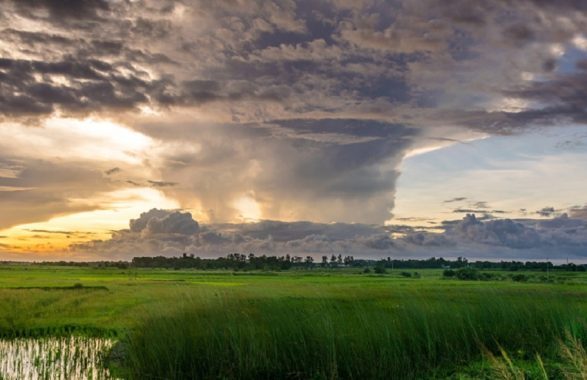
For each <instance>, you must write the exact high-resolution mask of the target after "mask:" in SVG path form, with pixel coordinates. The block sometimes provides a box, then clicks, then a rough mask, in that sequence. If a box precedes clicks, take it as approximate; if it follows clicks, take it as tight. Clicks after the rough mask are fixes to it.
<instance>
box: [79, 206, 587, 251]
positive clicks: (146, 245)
mask: <svg viewBox="0 0 587 380" xmlns="http://www.w3.org/2000/svg"><path fill="white" fill-rule="evenodd" d="M586 248H587V221H586V220H585V219H579V218H572V217H569V216H567V215H566V214H563V215H562V216H560V217H555V218H552V219H542V220H530V219H528V220H509V219H500V220H490V221H485V222H483V221H480V220H478V219H477V218H476V217H475V216H474V215H472V214H471V215H467V216H466V217H465V218H463V219H462V220H456V221H448V222H445V223H444V227H443V231H442V232H440V233H431V232H426V231H424V230H420V229H418V228H412V227H407V226H376V225H367V224H345V223H334V224H321V223H312V222H278V221H262V222H258V223H245V224H231V223H229V224H226V223H225V224H211V225H204V226H199V225H198V223H197V222H195V221H194V220H193V218H192V216H191V214H189V213H184V212H180V211H167V210H157V209H153V210H151V211H149V212H146V213H143V214H141V216H140V217H139V218H138V219H135V220H131V222H130V229H129V230H122V231H118V232H117V233H115V234H114V235H113V236H112V239H110V240H106V241H101V240H97V241H93V242H89V243H83V244H77V245H74V246H72V247H71V248H70V249H71V251H72V253H74V254H75V255H83V256H84V257H96V256H99V257H103V258H109V259H119V258H130V257H132V256H133V255H134V256H136V255H158V254H163V255H179V254H181V253H183V252H191V253H195V254H197V255H200V256H218V255H225V254H228V253H231V252H246V253H248V252H253V253H255V254H271V255H284V254H286V253H287V254H293V255H295V254H298V255H305V254H311V255H315V256H320V255H322V254H332V253H335V254H338V253H345V254H352V255H355V256H356V257H368V258H376V257H385V256H395V257H408V256H409V257H430V256H445V257H456V256H461V255H465V256H468V257H475V258H489V259H496V258H509V259H544V258H545V257H546V256H549V257H550V258H551V259H556V258H564V257H571V258H573V259H580V260H585V259H586V258H587V257H586V256H585V252H586Z"/></svg>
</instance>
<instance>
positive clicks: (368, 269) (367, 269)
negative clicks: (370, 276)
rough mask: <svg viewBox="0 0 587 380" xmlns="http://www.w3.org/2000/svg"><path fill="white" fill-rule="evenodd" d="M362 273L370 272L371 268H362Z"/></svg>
mask: <svg viewBox="0 0 587 380" xmlns="http://www.w3.org/2000/svg"><path fill="white" fill-rule="evenodd" d="M363 273H371V268H369V267H367V268H365V269H363Z"/></svg>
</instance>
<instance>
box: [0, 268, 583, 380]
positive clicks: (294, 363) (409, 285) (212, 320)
mask: <svg viewBox="0 0 587 380" xmlns="http://www.w3.org/2000/svg"><path fill="white" fill-rule="evenodd" d="M418 272H419V274H420V275H421V276H420V277H419V278H406V277H403V276H401V275H400V271H397V272H391V273H388V274H385V275H373V274H361V273H360V270H358V269H353V270H351V269H348V270H347V269H337V270H332V271H329V270H323V271H321V270H311V271H288V272H255V273H246V272H195V271H174V270H155V269H144V270H121V269H112V268H108V269H99V268H76V267H51V266H34V265H3V266H0V334H2V336H3V337H5V338H11V337H16V336H19V337H22V336H43V335H45V336H46V335H67V334H70V333H72V332H73V333H76V334H88V335H99V336H108V337H117V338H118V339H119V341H120V342H121V346H120V347H119V348H120V349H121V351H122V352H124V355H122V358H121V360H120V361H117V362H116V363H114V365H116V366H117V367H119V368H118V369H117V370H118V372H119V373H120V374H123V375H124V376H125V377H128V378H133V379H135V378H136V379H141V378H142V379H145V378H153V379H155V378H166V379H180V378H210V379H213V378H214V379H216V378H243V379H260V378H265V379H275V378H292V379H294V378H295V379H306V378H313V379H334V378H345V379H347V378H353V379H366V378H381V379H383V378H434V377H435V378H540V379H543V378H561V379H562V378H584V377H572V376H574V375H573V374H577V373H581V369H580V368H581V367H580V366H581V365H582V364H581V363H583V364H585V363H584V360H585V358H584V357H583V356H581V354H580V352H581V349H582V347H583V344H584V342H585V337H587V325H586V320H587V301H586V300H587V298H586V297H587V275H586V274H584V273H570V272H569V273H552V274H550V278H549V280H550V281H549V282H547V283H543V282H538V281H533V280H532V279H534V278H535V279H538V278H540V277H542V276H544V273H542V272H540V273H528V272H525V273H526V274H529V275H530V277H531V280H530V281H528V282H523V283H518V282H513V281H511V280H507V279H506V280H501V281H460V280H447V279H443V278H442V271H440V270H419V271H418ZM496 273H498V274H502V275H503V274H504V273H503V272H496ZM577 342H578V343H577ZM569 347H571V348H572V350H571V349H570V348H569ZM565 350H566V351H569V352H571V351H572V352H573V353H575V355H574V356H573V355H566V354H565V352H566V351H565ZM577 352H579V353H578V354H577ZM565 355H566V356H565ZM571 357H572V358H575V359H571ZM577 358H578V359H577ZM581 360H583V361H581ZM520 376H523V377H520ZM577 376H579V375H577Z"/></svg>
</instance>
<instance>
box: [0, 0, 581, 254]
mask: <svg viewBox="0 0 587 380" xmlns="http://www.w3.org/2000/svg"><path fill="white" fill-rule="evenodd" d="M584 31H587V3H585V2H584V1H579V0H560V1H557V2H551V1H546V0H516V1H513V0H489V1H483V2H470V1H465V0H447V1H442V2H439V1H433V0H390V1H368V0H353V1H348V0H338V1H325V0H324V1H322V0H312V1H301V0H300V1H296V0H284V1H253V0H219V1H214V2H210V1H197V0H191V1H188V0H185V1H166V0H157V1H154V0H109V1H108V0H78V1H74V0H66V1H63V0H61V1H57V0H36V1H35V0H19V1H13V0H0V260H127V259H129V258H132V257H133V256H137V255H166V256H172V255H178V254H181V253H183V252H190V253H194V254H196V255H200V256H206V257H207V256H218V255H225V254H227V253H231V252H247V253H248V252H253V253H255V254H277V255H284V254H293V255H315V256H320V255H323V254H332V253H336V254H338V253H342V254H345V255H347V254H349V255H354V256H355V257H371V258H379V257H401V258H407V257H418V258H420V257H431V256H437V257H438V256H444V257H457V256H465V257H468V258H477V259H491V260H500V259H507V260H510V259H520V260H525V259H532V260H538V259H539V260H543V259H554V260H566V259H567V258H571V259H572V260H574V261H577V262H582V261H587V193H585V191H584V189H585V187H586V185H587V164H586V163H587V128H586V122H587V90H586V89H587V34H585V33H584Z"/></svg>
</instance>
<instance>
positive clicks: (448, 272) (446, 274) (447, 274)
mask: <svg viewBox="0 0 587 380" xmlns="http://www.w3.org/2000/svg"><path fill="white" fill-rule="evenodd" d="M455 275H456V273H455V271H454V270H452V269H445V270H444V272H442V276H443V277H448V278H452V277H454V276H455Z"/></svg>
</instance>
